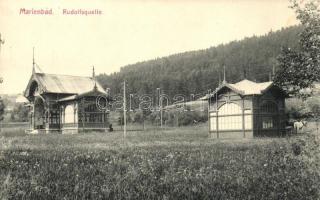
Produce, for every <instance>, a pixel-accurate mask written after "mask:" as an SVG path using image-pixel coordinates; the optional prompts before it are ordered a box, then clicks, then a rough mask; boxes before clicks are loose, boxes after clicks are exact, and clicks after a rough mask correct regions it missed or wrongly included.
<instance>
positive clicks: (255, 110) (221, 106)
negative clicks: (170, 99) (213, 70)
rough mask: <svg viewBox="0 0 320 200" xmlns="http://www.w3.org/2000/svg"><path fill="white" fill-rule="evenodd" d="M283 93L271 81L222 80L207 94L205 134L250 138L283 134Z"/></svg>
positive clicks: (284, 96)
mask: <svg viewBox="0 0 320 200" xmlns="http://www.w3.org/2000/svg"><path fill="white" fill-rule="evenodd" d="M285 98H286V94H285V92H284V91H283V90H282V89H281V88H279V87H278V86H276V85H274V84H273V82H264V83H256V82H253V81H250V80H246V79H245V80H242V81H240V82H238V83H235V84H230V83H227V82H225V81H224V82H223V83H222V84H220V85H219V87H218V88H217V89H216V90H215V92H213V93H211V94H210V95H209V96H208V97H207V99H208V101H209V112H208V113H209V118H208V119H209V133H210V136H211V137H212V138H252V137H256V136H274V135H276V136H280V135H282V134H284V133H285V126H286V115H285Z"/></svg>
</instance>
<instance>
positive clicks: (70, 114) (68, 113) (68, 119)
mask: <svg viewBox="0 0 320 200" xmlns="http://www.w3.org/2000/svg"><path fill="white" fill-rule="evenodd" d="M64 120H65V123H74V109H73V106H72V105H68V106H67V107H66V108H65V114H64Z"/></svg>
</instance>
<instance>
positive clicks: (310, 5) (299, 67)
mask: <svg viewBox="0 0 320 200" xmlns="http://www.w3.org/2000/svg"><path fill="white" fill-rule="evenodd" d="M291 2H292V8H293V9H294V10H295V12H296V13H297V19H298V20H300V22H301V24H302V27H303V30H302V32H301V33H300V38H299V49H298V50H292V49H290V48H284V49H283V50H282V53H281V55H280V56H279V57H278V62H279V66H278V68H279V70H278V71H277V74H276V76H275V83H276V84H278V85H279V86H281V87H283V88H284V89H285V90H286V91H287V92H288V94H292V95H295V96H298V97H301V96H302V97H305V95H306V96H308V93H303V92H302V91H305V90H306V89H308V88H312V87H313V84H314V83H315V82H317V81H320V14H319V13H320V12H319V11H320V3H319V1H313V0H309V1H308V2H306V3H304V4H302V3H298V2H297V0H292V1H291Z"/></svg>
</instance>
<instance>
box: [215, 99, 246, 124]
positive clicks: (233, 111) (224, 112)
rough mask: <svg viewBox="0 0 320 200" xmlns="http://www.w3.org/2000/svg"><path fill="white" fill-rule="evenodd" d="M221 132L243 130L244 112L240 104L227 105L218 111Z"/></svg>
mask: <svg viewBox="0 0 320 200" xmlns="http://www.w3.org/2000/svg"><path fill="white" fill-rule="evenodd" d="M218 128H219V130H239V129H242V110H241V107H240V106H239V105H238V104H235V103H226V104H224V105H222V106H221V107H220V108H219V109H218Z"/></svg>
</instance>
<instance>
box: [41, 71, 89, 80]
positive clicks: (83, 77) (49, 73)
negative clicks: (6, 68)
mask: <svg viewBox="0 0 320 200" xmlns="http://www.w3.org/2000/svg"><path fill="white" fill-rule="evenodd" d="M35 74H44V75H55V76H72V77H81V78H90V79H92V77H90V76H77V75H69V74H52V73H38V72H37V73H35Z"/></svg>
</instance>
